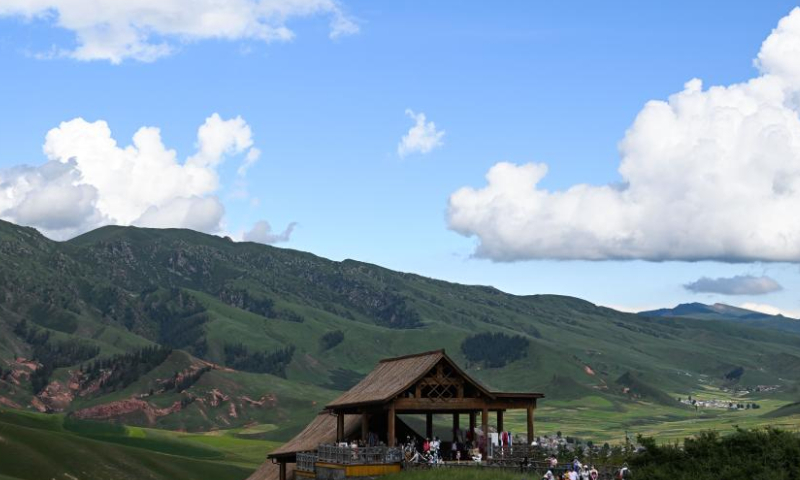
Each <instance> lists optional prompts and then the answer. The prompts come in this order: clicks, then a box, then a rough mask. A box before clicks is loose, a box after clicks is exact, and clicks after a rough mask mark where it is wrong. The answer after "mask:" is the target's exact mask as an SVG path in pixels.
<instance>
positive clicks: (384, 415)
mask: <svg viewBox="0 0 800 480" xmlns="http://www.w3.org/2000/svg"><path fill="white" fill-rule="evenodd" d="M543 397H544V395H543V394H541V393H509V392H498V391H493V390H489V389H487V388H486V387H484V386H483V385H481V384H480V383H479V382H477V381H476V380H474V379H473V378H471V377H470V376H469V375H467V374H466V373H465V372H464V371H463V370H462V369H461V368H459V366H458V365H456V363H455V362H453V360H452V359H451V358H450V357H448V356H447V354H446V353H445V351H444V350H436V351H432V352H425V353H419V354H415V355H406V356H402V357H397V358H389V359H385V360H381V361H380V363H378V365H377V366H376V367H375V369H374V370H372V372H370V373H369V375H367V376H366V377H365V378H364V379H363V380H361V381H360V382H359V383H358V384H357V385H355V386H354V387H353V388H351V389H350V390H349V391H347V392H345V393H344V394H342V395H341V396H340V397H339V398H337V399H336V400H334V401H333V402H331V403H330V404H328V405H326V406H325V410H324V411H323V412H322V413H320V415H319V416H318V417H317V418H316V419H315V420H314V421H312V422H311V424H309V426H308V427H306V429H305V430H303V432H301V433H300V434H299V435H298V436H297V437H295V438H294V439H292V440H290V441H289V442H287V443H286V444H285V445H283V446H282V447H281V448H279V449H277V450H275V451H273V452H272V453H270V454H269V459H270V460H271V461H272V463H273V465H274V464H277V466H278V467H279V468H278V469H277V470H278V471H277V472H275V473H278V475H276V476H277V477H278V479H277V480H286V477H287V464H289V463H296V462H297V458H298V454H299V453H303V452H309V451H314V450H315V449H316V448H317V446H319V445H322V444H330V443H334V442H336V443H339V442H345V441H351V440H354V439H361V440H365V441H366V440H367V438H368V437H370V436H371V437H372V438H373V439H375V440H379V441H380V442H381V443H382V444H384V445H387V446H389V447H394V446H396V445H397V444H398V438H404V437H403V435H414V436H417V437H421V436H422V435H417V433H416V432H414V431H413V430H412V429H410V428H409V427H408V426H407V425H406V424H405V423H403V422H402V421H400V420H399V419H398V418H397V416H398V415H400V414H424V415H425V419H426V422H425V435H424V437H428V438H432V437H433V415H434V414H448V415H452V421H453V432H456V431H459V430H460V429H461V425H460V421H461V415H465V416H467V417H468V418H469V427H468V428H469V430H468V431H469V432H471V434H472V438H475V430H476V427H477V425H476V420H477V415H478V413H480V414H481V431H482V432H483V434H484V435H488V432H489V414H490V413H494V414H495V415H496V428H497V431H498V432H500V431H503V430H504V426H503V414H504V413H505V411H506V410H515V409H517V410H525V411H526V412H527V438H528V444H530V441H532V439H533V437H534V410H535V409H536V401H537V399H539V398H543ZM260 471H261V470H260ZM265 471H266V470H265ZM273 471H274V469H273ZM270 476H271V475H270ZM270 476H266V475H262V476H259V477H257V476H255V475H254V476H253V477H251V478H252V479H256V478H258V479H259V480H261V479H267V478H269V477H270Z"/></svg>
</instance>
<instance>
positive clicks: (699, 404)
mask: <svg viewBox="0 0 800 480" xmlns="http://www.w3.org/2000/svg"><path fill="white" fill-rule="evenodd" d="M678 401H679V402H680V403H683V404H684V405H691V406H693V407H695V408H698V409H699V408H716V409H721V410H750V409H753V410H755V409H758V408H761V405H759V404H757V403H755V402H746V403H742V402H741V401H738V400H737V401H734V400H730V399H719V398H711V399H704V400H701V399H699V398H692V396H691V395H689V396H688V397H686V398H678Z"/></svg>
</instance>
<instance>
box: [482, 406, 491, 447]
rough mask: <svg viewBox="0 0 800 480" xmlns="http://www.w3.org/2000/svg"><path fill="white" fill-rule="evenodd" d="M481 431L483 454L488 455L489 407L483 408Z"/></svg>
mask: <svg viewBox="0 0 800 480" xmlns="http://www.w3.org/2000/svg"><path fill="white" fill-rule="evenodd" d="M481 430H483V454H484V455H486V454H487V453H488V452H489V409H488V408H487V407H483V412H482V413H481Z"/></svg>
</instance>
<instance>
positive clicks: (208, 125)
mask: <svg viewBox="0 0 800 480" xmlns="http://www.w3.org/2000/svg"><path fill="white" fill-rule="evenodd" d="M197 145H198V150H197V153H195V154H194V155H192V156H191V157H189V158H188V159H187V160H186V161H185V162H180V161H179V160H178V158H177V154H176V152H175V151H174V150H171V149H168V148H167V147H166V146H165V145H164V144H163V142H162V141H161V134H160V131H159V129H157V128H153V127H142V128H140V129H139V130H138V131H137V132H136V133H135V134H134V136H133V143H132V144H131V145H128V146H124V147H122V146H119V145H118V144H117V142H116V140H115V139H114V138H113V136H112V134H111V129H110V128H109V126H108V124H107V123H106V122H104V121H102V120H98V121H96V122H87V121H86V120H83V119H82V118H76V119H74V120H70V121H68V122H63V123H61V125H59V126H58V127H57V128H54V129H52V130H50V131H49V132H48V133H47V136H46V139H45V144H44V147H43V149H44V152H45V154H46V155H47V157H48V161H47V162H46V163H45V164H43V165H41V166H38V167H30V166H19V167H15V168H12V169H10V170H6V171H0V218H4V219H6V220H9V221H12V222H16V223H21V224H25V225H31V226H34V227H37V228H40V229H42V231H43V233H45V234H46V235H48V236H51V237H53V238H68V237H71V236H74V235H76V234H78V233H82V232H84V231H87V230H89V229H92V228H95V227H97V226H100V225H104V224H118V225H141V226H151V227H184V228H191V229H195V230H200V231H204V232H217V231H219V229H220V222H221V221H222V217H223V215H224V211H225V209H224V207H223V205H222V204H221V203H220V201H219V199H218V198H217V197H216V196H215V193H216V192H217V191H218V190H219V178H218V174H217V168H218V166H219V165H220V164H221V163H222V162H223V161H224V160H225V159H227V158H229V157H234V156H239V155H244V158H245V160H244V161H245V162H248V161H254V160H252V159H253V158H257V156H258V152H257V151H256V150H255V148H253V147H252V145H253V140H252V132H251V131H250V127H249V126H248V125H247V123H246V122H245V121H244V120H243V119H242V118H240V117H236V118H233V119H229V120H223V119H222V118H220V116H219V115H217V114H216V113H215V114H213V115H211V116H210V117H208V118H207V119H206V121H205V123H204V124H203V125H202V126H201V127H200V128H199V130H198V142H197ZM254 152H255V153H254ZM248 159H250V160H248Z"/></svg>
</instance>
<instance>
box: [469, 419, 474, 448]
mask: <svg viewBox="0 0 800 480" xmlns="http://www.w3.org/2000/svg"><path fill="white" fill-rule="evenodd" d="M469 432H470V437H472V441H473V442H474V441H475V412H469Z"/></svg>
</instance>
